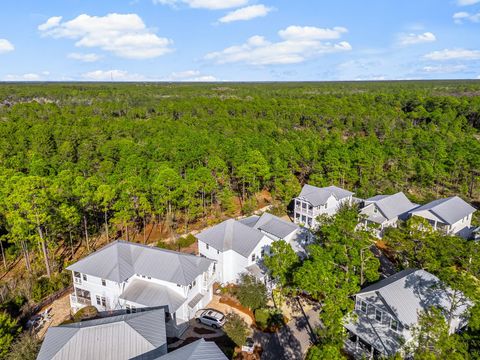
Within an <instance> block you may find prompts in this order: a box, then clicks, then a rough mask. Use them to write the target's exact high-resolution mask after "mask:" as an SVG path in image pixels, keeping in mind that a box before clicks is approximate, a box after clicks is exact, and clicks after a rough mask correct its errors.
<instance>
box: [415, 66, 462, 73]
mask: <svg viewBox="0 0 480 360" xmlns="http://www.w3.org/2000/svg"><path fill="white" fill-rule="evenodd" d="M466 69H467V67H466V66H465V65H432V66H424V67H423V69H422V70H423V71H424V72H427V73H437V74H446V73H456V72H461V71H464V70H466Z"/></svg>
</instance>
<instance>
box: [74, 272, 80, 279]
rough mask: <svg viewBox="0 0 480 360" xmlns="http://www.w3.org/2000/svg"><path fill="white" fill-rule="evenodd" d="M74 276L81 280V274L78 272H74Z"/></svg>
mask: <svg viewBox="0 0 480 360" xmlns="http://www.w3.org/2000/svg"><path fill="white" fill-rule="evenodd" d="M73 276H75V277H76V278H80V277H81V276H80V273H79V272H78V271H74V272H73Z"/></svg>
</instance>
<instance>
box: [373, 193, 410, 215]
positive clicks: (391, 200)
mask: <svg viewBox="0 0 480 360" xmlns="http://www.w3.org/2000/svg"><path fill="white" fill-rule="evenodd" d="M373 203H374V204H375V205H376V206H377V207H378V209H379V210H380V211H381V212H382V214H383V215H384V216H385V218H386V219H387V220H391V219H393V218H395V217H397V216H399V215H402V214H405V213H406V212H408V211H410V210H412V209H414V208H416V207H417V206H418V205H416V204H414V203H412V202H411V201H410V200H408V198H407V197H406V196H405V194H404V193H403V192H398V193H396V194H393V195H377V196H374V197H371V198H369V199H366V200H365V204H366V205H367V206H368V205H370V204H373Z"/></svg>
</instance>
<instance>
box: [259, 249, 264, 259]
mask: <svg viewBox="0 0 480 360" xmlns="http://www.w3.org/2000/svg"><path fill="white" fill-rule="evenodd" d="M264 256H265V249H262V251H261V252H260V257H261V258H263V257H264Z"/></svg>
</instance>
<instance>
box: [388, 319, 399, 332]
mask: <svg viewBox="0 0 480 360" xmlns="http://www.w3.org/2000/svg"><path fill="white" fill-rule="evenodd" d="M390 329H392V330H393V331H398V321H397V320H394V319H391V320H390Z"/></svg>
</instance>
